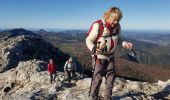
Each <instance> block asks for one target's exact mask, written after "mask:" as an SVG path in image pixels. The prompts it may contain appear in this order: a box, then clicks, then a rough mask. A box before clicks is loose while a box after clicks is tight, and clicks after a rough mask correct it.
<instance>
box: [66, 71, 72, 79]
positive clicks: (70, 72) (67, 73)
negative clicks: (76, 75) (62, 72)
mask: <svg viewBox="0 0 170 100" xmlns="http://www.w3.org/2000/svg"><path fill="white" fill-rule="evenodd" d="M66 77H67V80H68V82H71V79H72V77H73V70H70V71H66Z"/></svg>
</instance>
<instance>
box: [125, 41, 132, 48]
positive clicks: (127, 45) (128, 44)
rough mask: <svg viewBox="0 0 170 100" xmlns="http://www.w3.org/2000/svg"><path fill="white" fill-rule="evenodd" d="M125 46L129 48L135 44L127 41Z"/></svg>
mask: <svg viewBox="0 0 170 100" xmlns="http://www.w3.org/2000/svg"><path fill="white" fill-rule="evenodd" d="M123 47H124V48H127V49H132V47H133V44H132V43H130V42H126V43H124V44H123Z"/></svg>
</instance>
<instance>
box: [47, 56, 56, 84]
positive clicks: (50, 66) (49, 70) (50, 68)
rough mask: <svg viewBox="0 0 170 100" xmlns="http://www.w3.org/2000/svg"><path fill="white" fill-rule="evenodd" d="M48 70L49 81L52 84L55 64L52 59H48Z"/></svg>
mask: <svg viewBox="0 0 170 100" xmlns="http://www.w3.org/2000/svg"><path fill="white" fill-rule="evenodd" d="M48 72H49V73H50V83H51V84H52V81H54V82H55V78H56V65H55V63H54V60H53V59H50V60H49V64H48Z"/></svg>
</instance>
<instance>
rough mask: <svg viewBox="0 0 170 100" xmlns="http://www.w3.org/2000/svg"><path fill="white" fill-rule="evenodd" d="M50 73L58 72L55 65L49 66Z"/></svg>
mask: <svg viewBox="0 0 170 100" xmlns="http://www.w3.org/2000/svg"><path fill="white" fill-rule="evenodd" d="M48 72H49V73H55V72H56V66H55V65H54V64H53V63H49V64H48Z"/></svg>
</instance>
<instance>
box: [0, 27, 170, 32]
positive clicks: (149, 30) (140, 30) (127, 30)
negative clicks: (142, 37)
mask: <svg viewBox="0 0 170 100" xmlns="http://www.w3.org/2000/svg"><path fill="white" fill-rule="evenodd" d="M12 29H25V30H29V31H40V30H44V31H47V32H63V31H86V32H87V31H88V30H87V29H59V28H55V29H39V28H22V27H20V28H0V32H2V31H6V30H12ZM125 32H132V34H134V33H133V32H136V33H137V34H146V33H148V32H152V33H151V34H170V29H169V30H165V29H147V30H146V29H123V30H122V33H123V34H126V33H125ZM141 32H143V33H141ZM144 32H145V33H144ZM159 32H161V33H159Z"/></svg>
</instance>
